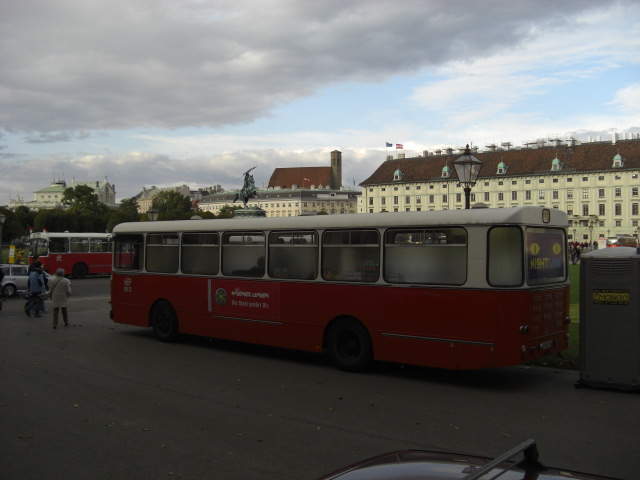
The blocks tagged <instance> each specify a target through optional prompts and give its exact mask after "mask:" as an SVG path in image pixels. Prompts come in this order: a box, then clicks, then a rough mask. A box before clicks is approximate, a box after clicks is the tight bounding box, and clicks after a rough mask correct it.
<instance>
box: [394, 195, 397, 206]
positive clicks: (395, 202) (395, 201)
mask: <svg viewBox="0 0 640 480" xmlns="http://www.w3.org/2000/svg"><path fill="white" fill-rule="evenodd" d="M393 204H394V205H397V204H398V196H397V195H394V196H393Z"/></svg>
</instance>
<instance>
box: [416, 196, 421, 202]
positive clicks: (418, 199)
mask: <svg viewBox="0 0 640 480" xmlns="http://www.w3.org/2000/svg"><path fill="white" fill-rule="evenodd" d="M416 203H422V195H416Z"/></svg>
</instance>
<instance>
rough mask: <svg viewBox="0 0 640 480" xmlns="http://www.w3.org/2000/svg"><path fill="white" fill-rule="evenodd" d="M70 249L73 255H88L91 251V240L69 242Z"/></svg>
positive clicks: (72, 240)
mask: <svg viewBox="0 0 640 480" xmlns="http://www.w3.org/2000/svg"><path fill="white" fill-rule="evenodd" d="M69 247H70V248H69V251H70V252H71V253H87V252H88V251H89V239H88V238H72V239H71V241H70V242H69Z"/></svg>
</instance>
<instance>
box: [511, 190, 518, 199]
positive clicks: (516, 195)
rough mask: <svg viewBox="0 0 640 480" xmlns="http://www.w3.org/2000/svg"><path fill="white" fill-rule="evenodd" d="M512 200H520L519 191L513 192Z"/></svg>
mask: <svg viewBox="0 0 640 480" xmlns="http://www.w3.org/2000/svg"><path fill="white" fill-rule="evenodd" d="M511 200H518V192H516V191H513V192H511Z"/></svg>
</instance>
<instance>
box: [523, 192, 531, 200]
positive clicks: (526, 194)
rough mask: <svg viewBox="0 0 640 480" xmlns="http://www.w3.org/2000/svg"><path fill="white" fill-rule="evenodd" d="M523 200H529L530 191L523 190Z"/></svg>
mask: <svg viewBox="0 0 640 480" xmlns="http://www.w3.org/2000/svg"><path fill="white" fill-rule="evenodd" d="M524 199H525V200H531V190H525V191H524Z"/></svg>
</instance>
